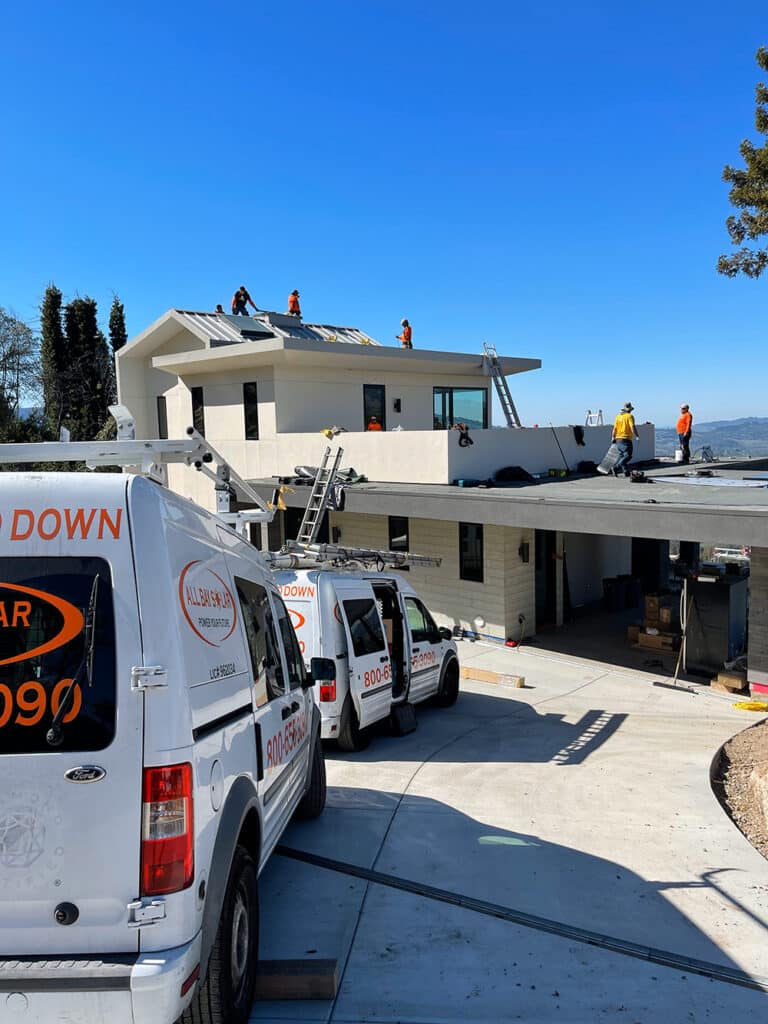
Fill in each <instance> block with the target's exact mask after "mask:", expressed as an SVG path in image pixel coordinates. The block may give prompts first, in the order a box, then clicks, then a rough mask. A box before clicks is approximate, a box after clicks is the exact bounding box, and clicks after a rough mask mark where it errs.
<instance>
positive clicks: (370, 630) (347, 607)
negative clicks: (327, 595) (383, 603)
mask: <svg viewBox="0 0 768 1024" xmlns="http://www.w3.org/2000/svg"><path fill="white" fill-rule="evenodd" d="M344 614H345V615H346V617H347V624H348V625H349V635H350V636H351V637H352V647H353V648H354V651H355V655H356V657H358V658H361V657H363V656H364V655H366V654H375V653H376V651H383V650H385V648H386V641H385V639H384V633H383V631H382V628H381V619H380V618H379V612H378V609H377V608H376V602H375V601H372V600H370V599H368V598H365V597H364V598H359V599H355V600H351V601H344Z"/></svg>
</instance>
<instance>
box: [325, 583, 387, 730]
mask: <svg viewBox="0 0 768 1024" xmlns="http://www.w3.org/2000/svg"><path fill="white" fill-rule="evenodd" d="M334 589H335V591H336V596H337V598H338V601H339V608H340V611H341V618H342V620H343V625H344V631H345V633H346V636H347V650H348V652H349V662H348V663H349V688H350V692H351V694H352V700H353V701H354V703H355V707H356V708H357V713H358V717H359V720H360V727H361V728H363V729H364V728H366V726H368V725H371V724H373V722H378V721H379V720H380V719H382V718H386V717H387V715H388V714H389V712H390V708H391V706H392V666H391V663H390V655H389V648H388V646H387V639H386V634H385V631H384V624H383V622H382V620H381V615H380V614H379V609H378V606H377V604H376V598H375V596H374V593H373V589H372V587H371V585H370V583H367V582H365V580H344V579H339V580H336V581H334Z"/></svg>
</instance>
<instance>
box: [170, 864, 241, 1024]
mask: <svg viewBox="0 0 768 1024" xmlns="http://www.w3.org/2000/svg"><path fill="white" fill-rule="evenodd" d="M258 961H259V883H258V871H257V868H256V863H255V861H254V860H253V858H252V857H251V855H250V854H249V853H248V851H247V850H246V849H245V847H244V846H238V847H237V848H236V849H235V856H234V858H233V860H232V869H231V871H230V873H229V881H228V882H227V891H226V893H225V894H224V902H223V904H222V907H221V917H220V918H219V930H218V931H217V933H216V941H215V942H214V944H213V951H212V952H211V959H210V960H209V962H208V977H207V978H206V981H205V984H204V985H203V987H202V988H201V989H200V990H199V991H198V992H197V994H196V995H195V997H194V999H193V1000H192V1002H191V1003H190V1005H189V1007H188V1008H187V1009H186V1010H185V1011H184V1013H183V1015H182V1017H181V1022H182V1024H224V1022H225V1021H226V1024H247V1021H248V1019H249V1017H250V1015H251V1009H252V1007H253V994H254V990H255V988H256V971H257V967H258Z"/></svg>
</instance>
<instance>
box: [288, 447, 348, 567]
mask: <svg viewBox="0 0 768 1024" xmlns="http://www.w3.org/2000/svg"><path fill="white" fill-rule="evenodd" d="M343 454H344V449H343V448H337V449H336V451H335V453H334V456H333V464H332V465H331V467H330V469H329V468H328V463H329V462H330V461H331V446H330V445H328V447H327V448H326V449H325V455H323V461H322V462H321V463H320V468H319V469H318V471H317V476H316V477H315V482H314V483H313V484H312V493H311V494H310V495H309V501H308V502H307V507H306V508H305V509H304V518H303V519H302V520H301V526H300V527H299V532H298V535H297V537H296V543H297V544H299V545H301V546H302V547H307V546H308V545H310V544H314V542H315V540H316V539H317V534H318V531H319V530H320V524H321V522H322V521H323V514H324V512H325V510H326V509H327V508H328V499H329V498H330V496H331V488H332V487H333V485H334V483H335V482H336V470H337V469H338V468H339V463H340V462H341V457H342V455H343Z"/></svg>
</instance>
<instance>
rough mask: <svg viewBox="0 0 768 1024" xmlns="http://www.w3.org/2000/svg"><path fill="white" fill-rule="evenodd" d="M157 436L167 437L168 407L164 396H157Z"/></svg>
mask: <svg viewBox="0 0 768 1024" xmlns="http://www.w3.org/2000/svg"><path fill="white" fill-rule="evenodd" d="M157 436H158V437H160V438H167V437H168V406H167V403H166V401H165V395H158V396H157Z"/></svg>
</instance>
